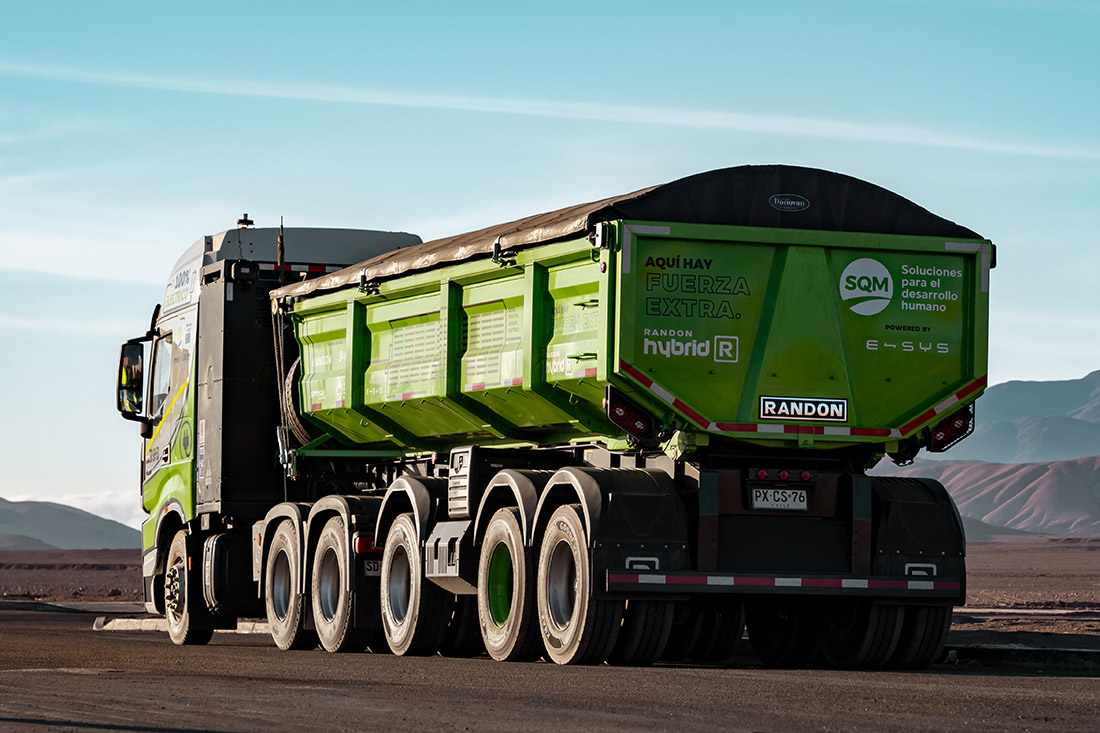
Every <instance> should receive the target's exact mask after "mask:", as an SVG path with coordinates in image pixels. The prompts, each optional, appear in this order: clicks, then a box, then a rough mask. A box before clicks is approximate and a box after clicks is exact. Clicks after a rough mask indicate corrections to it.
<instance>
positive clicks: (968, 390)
mask: <svg viewBox="0 0 1100 733" xmlns="http://www.w3.org/2000/svg"><path fill="white" fill-rule="evenodd" d="M988 380H989V377H988V375H982V376H980V377H978V378H977V379H975V380H974V381H973V382H971V383H970V384H968V385H966V386H965V387H963V388H962V389H960V390H959V391H958V392H956V393H955V394H954V395H952V397H953V398H954V399H949V400H947V402H950V403H951V404H952V405H954V404H955V403H957V402H959V401H960V400H962V399H963V398H965V397H967V396H969V395H972V394H974V392H976V391H978V390H979V389H981V388H982V387H984V386H985V384H986V382H987V381H988ZM941 404H944V403H941ZM938 414H939V411H938V410H937V409H936V408H932V409H931V410H925V411H924V412H922V413H921V414H920V416H919V417H917V418H916V419H914V420H910V421H909V422H908V423H906V424H905V426H904V427H902V429H901V432H902V434H905V435H908V434H909V433H911V432H913V431H914V430H916V429H917V428H919V427H920V426H921V425H924V424H925V423H926V422H929V421H931V420H932V419H933V418H935V417H936V415H938Z"/></svg>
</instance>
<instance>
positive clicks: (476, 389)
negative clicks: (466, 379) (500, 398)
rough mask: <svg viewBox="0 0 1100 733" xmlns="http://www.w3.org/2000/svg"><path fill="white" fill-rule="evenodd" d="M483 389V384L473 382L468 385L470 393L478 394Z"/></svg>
mask: <svg viewBox="0 0 1100 733" xmlns="http://www.w3.org/2000/svg"><path fill="white" fill-rule="evenodd" d="M483 389H485V382H474V383H473V384H471V385H470V391H471V392H480V391H481V390H483Z"/></svg>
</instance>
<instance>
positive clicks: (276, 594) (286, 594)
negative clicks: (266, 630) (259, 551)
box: [271, 550, 290, 621]
mask: <svg viewBox="0 0 1100 733" xmlns="http://www.w3.org/2000/svg"><path fill="white" fill-rule="evenodd" d="M271 610H273V611H274V612H275V618H277V619H279V620H280V621H282V620H283V619H285V618H286V616H287V613H288V612H289V611H290V556H289V555H287V552H286V550H279V553H278V554H277V555H276V556H275V572H273V573H272V574H271Z"/></svg>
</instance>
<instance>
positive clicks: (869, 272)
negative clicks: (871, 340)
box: [840, 257, 894, 316]
mask: <svg viewBox="0 0 1100 733" xmlns="http://www.w3.org/2000/svg"><path fill="white" fill-rule="evenodd" d="M840 297H841V299H843V300H850V301H852V303H851V305H849V306H848V307H849V308H851V310H852V312H853V313H858V314H859V315H861V316H873V315H875V314H876V313H880V312H882V310H883V309H884V308H885V307H886V306H888V305H890V300H891V299H893V297H894V280H893V278H891V277H890V271H889V270H887V269H886V267H885V266H883V264H882V263H881V262H879V261H878V260H872V259H871V258H870V257H864V258H862V259H858V260H856V261H855V262H853V263H852V264H850V265H848V266H847V267H845V268H844V272H843V273H841V275H840Z"/></svg>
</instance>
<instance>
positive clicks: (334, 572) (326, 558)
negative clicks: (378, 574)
mask: <svg viewBox="0 0 1100 733" xmlns="http://www.w3.org/2000/svg"><path fill="white" fill-rule="evenodd" d="M349 562H351V556H350V555H349V552H348V536H347V530H346V529H345V528H344V520H343V518H342V517H339V516H335V517H332V518H331V519H329V520H328V521H327V522H325V526H324V528H323V529H322V530H321V536H320V537H319V538H318V539H317V550H316V551H315V552H314V555H313V573H312V578H313V582H312V587H311V589H310V590H311V591H312V592H311V593H310V596H311V597H312V599H313V623H314V625H315V626H316V627H317V636H318V638H319V639H320V640H321V646H322V647H324V649H325V651H328V652H349V651H362V650H363V649H364V648H365V647H366V646H367V634H366V631H365V630H363V629H357V628H355V619H354V618H353V613H352V608H353V605H354V604H353V602H352V593H353V591H352V590H351V589H349V588H347V587H345V578H347V577H350V575H351V573H350V572H348V567H347V566H348V563H349Z"/></svg>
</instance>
